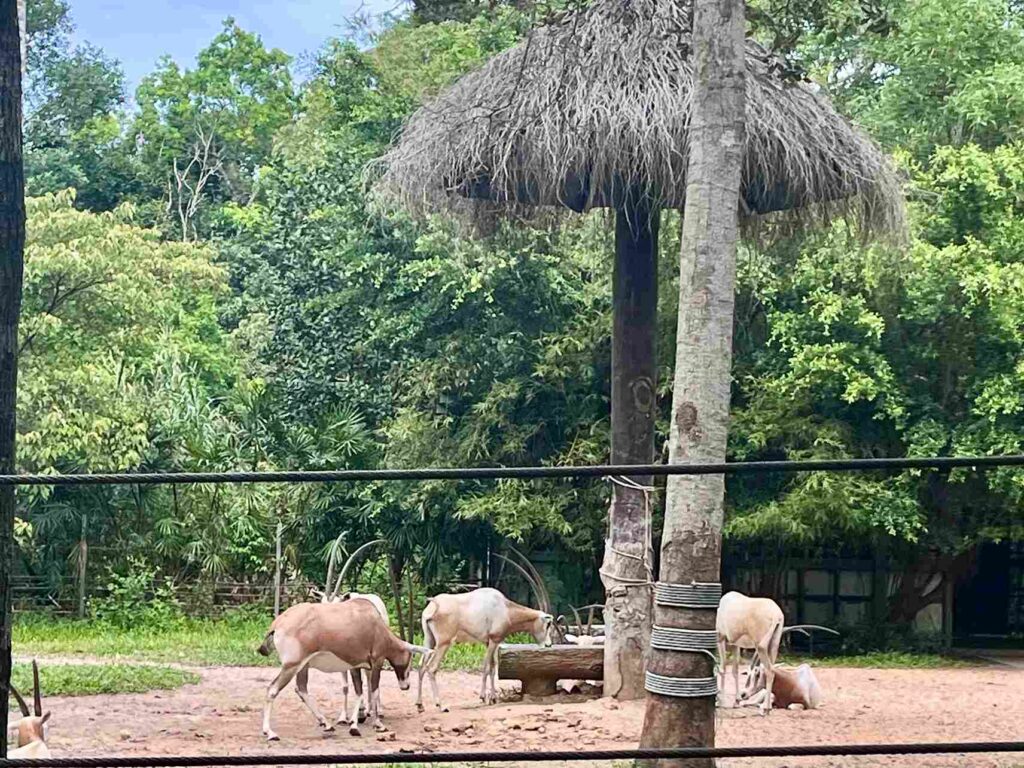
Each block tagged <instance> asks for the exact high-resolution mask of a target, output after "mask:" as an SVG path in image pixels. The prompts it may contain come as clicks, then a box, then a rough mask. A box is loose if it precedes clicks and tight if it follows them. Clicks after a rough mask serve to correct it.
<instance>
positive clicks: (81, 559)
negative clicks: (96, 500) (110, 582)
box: [78, 515, 89, 619]
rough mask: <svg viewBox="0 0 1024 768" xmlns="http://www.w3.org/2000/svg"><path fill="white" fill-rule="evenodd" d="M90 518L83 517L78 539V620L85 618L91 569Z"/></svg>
mask: <svg viewBox="0 0 1024 768" xmlns="http://www.w3.org/2000/svg"><path fill="white" fill-rule="evenodd" d="M88 530H89V516H88V515H82V532H81V535H80V537H79V539H78V618H80V619H84V618H85V591H86V576H87V574H88V569H89V541H88V539H87V538H86V536H87V533H88Z"/></svg>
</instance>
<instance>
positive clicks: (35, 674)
mask: <svg viewBox="0 0 1024 768" xmlns="http://www.w3.org/2000/svg"><path fill="white" fill-rule="evenodd" d="M32 683H33V685H34V686H35V690H34V691H32V704H33V706H34V707H35V710H36V717H42V716H43V692H42V691H41V690H40V688H39V665H38V664H36V660H35V659H32Z"/></svg>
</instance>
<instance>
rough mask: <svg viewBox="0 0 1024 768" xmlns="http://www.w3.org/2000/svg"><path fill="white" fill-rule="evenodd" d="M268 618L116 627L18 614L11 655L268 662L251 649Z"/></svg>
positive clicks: (271, 663)
mask: <svg viewBox="0 0 1024 768" xmlns="http://www.w3.org/2000/svg"><path fill="white" fill-rule="evenodd" d="M269 626H270V617H267V618H265V619H261V618H258V617H253V616H252V615H251V614H246V615H238V616H229V617H227V618H224V619H181V620H177V621H174V622H172V623H171V624H170V625H169V626H165V627H149V626H140V627H131V628H128V629H121V628H117V627H112V626H110V625H108V624H105V623H103V622H99V621H93V620H84V621H78V620H68V619H54V618H51V617H47V616H40V615H34V614H18V616H17V618H16V619H15V622H14V629H13V635H12V641H13V643H14V651H15V653H20V654H33V655H37V656H96V657H101V658H118V659H137V660H140V661H172V662H177V663H180V664H193V665H196V666H220V665H224V666H257V665H259V666H274V665H275V664H276V661H274V660H273V659H267V658H265V657H263V656H260V655H259V654H258V653H256V648H257V647H259V644H260V643H261V642H263V637H264V635H265V634H266V632H267V629H268V628H269Z"/></svg>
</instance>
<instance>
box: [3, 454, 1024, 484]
mask: <svg viewBox="0 0 1024 768" xmlns="http://www.w3.org/2000/svg"><path fill="white" fill-rule="evenodd" d="M1021 466H1024V455H1020V454H1014V455H1008V456H940V457H909V458H901V459H825V460H814V461H734V462H724V463H722V462H718V463H698V464H598V465H588V466H564V467H556V466H548V467H452V468H448V467H435V468H421V469H341V470H296V471H280V472H276V471H268V472H120V473H90V474H80V475H79V474H23V475H0V485H14V486H23V485H25V486H38V485H62V486H63V485H131V484H135V485H190V484H197V483H214V484H217V483H345V482H374V481H381V480H509V479H523V480H526V479H535V478H561V479H569V478H577V477H616V476H621V477H637V476H644V475H656V476H666V475H740V474H753V473H763V472H870V471H885V470H903V469H937V470H953V469H968V470H977V469H986V468H992V467H1021Z"/></svg>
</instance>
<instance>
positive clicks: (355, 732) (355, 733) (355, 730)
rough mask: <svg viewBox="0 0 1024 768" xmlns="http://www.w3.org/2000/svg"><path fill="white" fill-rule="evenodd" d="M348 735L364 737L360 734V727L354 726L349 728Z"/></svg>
mask: <svg viewBox="0 0 1024 768" xmlns="http://www.w3.org/2000/svg"><path fill="white" fill-rule="evenodd" d="M348 735H349V736H362V735H363V734H361V733H360V732H359V728H358V727H356V726H354V725H352V726H349V729H348Z"/></svg>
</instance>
